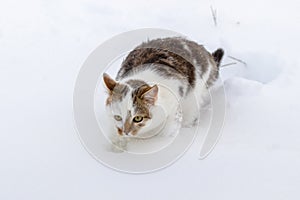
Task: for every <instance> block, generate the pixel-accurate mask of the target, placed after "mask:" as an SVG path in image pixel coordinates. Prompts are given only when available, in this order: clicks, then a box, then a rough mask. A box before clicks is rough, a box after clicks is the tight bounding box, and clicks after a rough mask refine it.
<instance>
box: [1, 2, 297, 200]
mask: <svg viewBox="0 0 300 200" xmlns="http://www.w3.org/2000/svg"><path fill="white" fill-rule="evenodd" d="M211 5H212V6H213V8H215V9H217V20H218V21H217V22H218V26H217V27H215V26H214V23H213V20H212V16H211V11H210V6H211ZM299 9H300V3H299V1H296V0H286V1H276V0H275V1H274V0H273V1H271V0H265V1H259V0H252V1H234V0H227V1H221V0H214V1H206V0H205V1H198V0H197V1H196V0H195V1H181V2H175V1H170V0H166V1H163V2H161V1H158V0H152V1H134V2H131V1H116V0H111V1H105V2H104V1H96V0H87V1H83V0H81V1H76V0H75V1H71V0H64V1H58V0H53V1H46V0H41V1H37V0H27V1H20V0H19V1H17V0H10V1H4V0H2V1H0V55H1V56H0V69H1V71H0V85H1V89H0V97H1V100H0V102H1V104H0V120H1V126H0V133H1V134H0V160H1V162H0V188H1V189H0V199H30V200H33V199H145V200H147V199H254V198H255V199H299V198H300V191H299V188H300V145H299V144H300V131H299V129H300V123H299V117H300V104H299V91H300V90H299V89H300V79H299V75H300V66H299V63H300V58H299V56H298V53H299V35H300V14H299ZM145 27H156V28H164V29H170V30H174V31H176V32H180V33H182V34H184V35H187V36H188V37H189V38H190V39H193V40H195V41H198V42H199V43H203V44H204V45H205V46H206V47H207V49H209V50H211V51H212V50H215V49H216V48H218V47H222V48H224V49H225V51H226V59H225V60H224V64H225V63H230V62H233V60H231V59H230V58H229V57H228V56H233V57H236V58H239V59H241V60H243V61H245V62H246V63H247V66H244V65H243V64H241V63H238V64H236V65H232V66H228V67H226V68H224V69H223V70H222V78H223V80H224V84H225V88H226V95H227V100H228V102H227V110H226V112H227V117H226V121H225V125H224V129H223V133H222V137H221V139H220V141H219V143H218V145H217V146H216V148H215V149H214V151H213V152H212V153H211V154H210V155H209V156H208V157H207V158H206V159H204V160H199V159H198V154H199V147H198V146H196V145H195V144H194V145H193V146H192V147H191V148H190V149H189V151H188V152H187V153H186V154H185V155H184V156H183V157H182V158H181V159H180V160H178V161H177V162H176V163H175V164H173V165H172V166H170V167H168V168H166V169H164V170H161V171H158V172H156V173H150V174H144V175H130V174H123V173H119V172H116V171H113V170H111V169H109V168H107V167H104V166H103V165H101V164H99V163H98V162H97V161H95V160H94V159H93V158H92V157H91V156H90V155H89V154H88V153H87V152H86V151H85V149H84V148H83V147H82V145H81V143H80V141H79V138H78V137H77V135H76V133H75V129H74V122H73V113H72V93H73V87H74V84H75V80H76V76H77V74H78V72H79V69H80V67H81V65H82V63H83V62H84V60H85V59H86V58H87V56H88V55H89V53H90V52H91V51H93V49H94V48H96V47H97V46H98V45H99V44H101V43H102V42H103V41H105V40H107V39H109V38H110V37H111V36H113V35H116V34H119V33H122V32H124V31H129V30H133V29H137V28H145Z"/></svg>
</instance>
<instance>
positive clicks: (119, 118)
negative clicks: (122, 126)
mask: <svg viewBox="0 0 300 200" xmlns="http://www.w3.org/2000/svg"><path fill="white" fill-rule="evenodd" d="M114 118H115V120H116V121H121V120H122V117H121V116H120V115H115V116H114Z"/></svg>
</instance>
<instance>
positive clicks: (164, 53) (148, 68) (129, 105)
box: [103, 37, 224, 138]
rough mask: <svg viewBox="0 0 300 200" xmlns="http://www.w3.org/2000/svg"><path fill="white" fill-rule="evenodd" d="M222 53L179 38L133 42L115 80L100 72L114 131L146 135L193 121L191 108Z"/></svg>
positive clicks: (215, 74) (210, 82) (213, 74)
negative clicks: (137, 44) (176, 124)
mask: <svg viewBox="0 0 300 200" xmlns="http://www.w3.org/2000/svg"><path fill="white" fill-rule="evenodd" d="M223 55H224V51H223V49H221V48H219V49H217V50H216V51H215V52H213V53H209V52H208V51H207V50H206V49H205V48H204V47H203V46H202V45H199V44H197V43H196V42H193V41H190V40H188V39H185V38H182V37H168V38H160V39H154V40H148V41H147V42H144V43H142V44H141V45H139V46H137V47H136V48H135V49H133V50H132V51H131V52H130V53H129V54H128V56H127V57H126V59H125V60H124V61H123V62H122V65H121V68H120V70H119V71H118V73H117V76H116V78H115V79H113V78H111V77H110V76H109V75H108V74H106V73H104V74H103V81H104V85H105V86H106V89H107V92H108V96H107V99H106V106H107V110H108V111H109V113H110V114H111V118H112V120H113V121H114V124H115V130H116V134H117V135H119V136H121V137H137V138H139V137H140V138H148V137H153V136H155V135H156V134H158V133H160V132H162V131H161V130H162V129H165V128H171V129H172V127H169V126H171V125H170V124H171V122H172V121H174V120H175V121H177V122H179V123H181V124H182V125H183V127H191V126H194V125H195V124H197V122H198V120H199V109H197V107H198V105H199V106H201V105H203V102H204V99H205V97H206V96H207V88H209V87H210V86H212V85H213V83H214V82H215V81H216V80H217V79H218V76H219V67H220V62H221V60H222V57H223ZM174 127H175V128H174ZM174 127H173V129H177V128H178V127H176V126H174ZM167 130H168V131H169V132H170V130H169V129H167ZM168 131H165V130H164V131H163V132H168ZM173 131H174V130H173Z"/></svg>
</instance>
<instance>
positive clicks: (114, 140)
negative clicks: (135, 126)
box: [109, 134, 128, 153]
mask: <svg viewBox="0 0 300 200" xmlns="http://www.w3.org/2000/svg"><path fill="white" fill-rule="evenodd" d="M110 142H111V145H110V148H109V151H112V152H115V153H122V152H124V151H127V146H128V138H126V137H122V136H119V135H116V134H114V135H112V136H111V137H110Z"/></svg>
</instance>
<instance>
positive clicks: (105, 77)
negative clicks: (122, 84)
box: [103, 73, 117, 92]
mask: <svg viewBox="0 0 300 200" xmlns="http://www.w3.org/2000/svg"><path fill="white" fill-rule="evenodd" d="M103 81H104V83H105V86H106V87H107V89H108V90H109V91H110V92H112V91H113V89H114V88H115V86H116V85H117V82H116V81H115V80H114V79H112V78H111V77H110V76H109V75H108V74H107V73H104V74H103Z"/></svg>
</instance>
